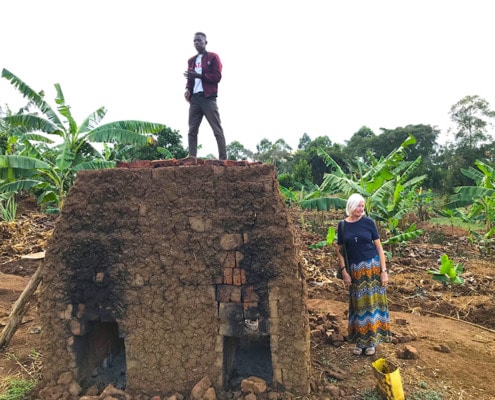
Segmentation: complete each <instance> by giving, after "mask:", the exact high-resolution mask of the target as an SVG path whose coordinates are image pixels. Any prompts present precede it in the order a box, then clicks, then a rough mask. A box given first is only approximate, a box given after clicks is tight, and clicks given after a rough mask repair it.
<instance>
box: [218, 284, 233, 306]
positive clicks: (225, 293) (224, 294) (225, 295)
mask: <svg viewBox="0 0 495 400" xmlns="http://www.w3.org/2000/svg"><path fill="white" fill-rule="evenodd" d="M233 287H234V286H232V285H217V301H219V302H220V303H229V302H230V294H231V293H232V288H233Z"/></svg>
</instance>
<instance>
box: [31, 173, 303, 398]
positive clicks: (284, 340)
mask: <svg viewBox="0 0 495 400" xmlns="http://www.w3.org/2000/svg"><path fill="white" fill-rule="evenodd" d="M45 264H46V268H44V270H45V273H44V276H43V287H42V291H41V293H40V299H41V300H40V311H41V319H42V331H43V333H42V335H43V337H42V352H43V358H44V369H43V372H44V376H43V383H42V385H43V386H44V387H43V390H42V391H41V392H40V396H39V398H40V399H42V400H43V399H48V398H50V399H57V398H64V399H69V398H71V397H74V396H77V395H81V394H84V393H81V390H83V387H84V384H83V382H84V379H85V378H87V375H88V374H91V371H92V368H93V367H94V363H95V362H100V361H104V360H100V358H101V357H98V354H97V355H96V356H94V355H93V356H92V355H91V354H89V353H91V352H92V351H93V350H94V348H97V347H101V346H100V343H99V342H98V340H95V342H94V343H91V338H92V335H93V336H101V335H99V334H98V335H95V332H101V333H103V334H105V335H106V334H107V333H108V332H110V331H112V332H113V330H116V332H117V333H115V335H117V336H118V338H119V339H120V340H122V341H123V343H124V344H125V362H126V365H125V367H126V388H125V390H126V391H128V392H129V393H143V394H147V395H153V394H167V393H175V392H183V393H186V392H189V391H190V390H191V389H192V387H193V386H194V385H195V384H196V383H197V382H198V381H199V380H200V379H202V378H203V377H204V376H209V378H210V379H211V381H212V382H213V385H214V386H215V388H216V389H218V390H222V389H224V387H225V384H226V382H225V376H224V371H225V366H224V365H223V363H224V350H225V349H224V348H223V347H224V339H225V338H226V337H228V338H240V337H243V335H246V334H248V333H253V332H255V333H256V334H257V335H259V336H262V337H265V338H268V339H269V343H270V349H271V360H272V370H273V379H272V381H273V383H274V384H276V385H277V387H281V388H285V389H286V390H288V391H291V392H293V393H298V394H301V395H305V394H306V393H307V392H308V391H309V366H310V360H309V321H308V315H307V310H306V287H305V280H304V277H303V276H302V268H301V264H300V261H299V258H298V251H297V249H296V247H295V243H294V235H293V231H292V225H291V223H290V221H289V219H288V215H287V212H286V208H285V204H284V202H283V199H282V198H281V195H280V193H279V190H278V183H277V179H276V174H275V170H274V168H273V166H269V165H263V164H261V165H260V164H249V163H244V164H242V165H240V164H237V165H232V166H231V165H227V164H225V163H223V164H222V165H216V164H213V165H206V164H204V165H188V164H185V163H182V164H177V163H175V164H173V165H171V166H167V165H158V164H156V163H155V164H154V165H151V164H149V163H148V164H146V165H144V166H143V167H138V166H137V165H133V166H122V168H116V169H109V170H100V171H81V172H79V173H78V177H77V180H76V182H75V184H74V186H73V187H72V188H71V191H70V192H69V195H68V197H67V200H66V203H65V206H64V209H63V211H62V214H61V216H60V218H59V220H58V221H57V225H56V227H55V230H54V234H53V236H52V237H51V239H50V241H49V243H48V248H47V253H46V259H45ZM111 346H113V344H111V343H110V347H111ZM74 398H75V397H74Z"/></svg>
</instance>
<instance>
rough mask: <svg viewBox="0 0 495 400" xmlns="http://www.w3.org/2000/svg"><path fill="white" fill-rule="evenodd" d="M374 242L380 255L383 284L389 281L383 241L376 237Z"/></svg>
mask: <svg viewBox="0 0 495 400" xmlns="http://www.w3.org/2000/svg"><path fill="white" fill-rule="evenodd" d="M373 243H375V247H376V251H377V252H378V257H379V258H380V270H381V272H380V281H381V282H382V285H386V284H387V283H388V271H387V264H386V258H385V252H384V251H383V246H382V242H381V241H380V239H375V240H374V241H373Z"/></svg>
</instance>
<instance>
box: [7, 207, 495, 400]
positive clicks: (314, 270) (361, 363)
mask: <svg viewBox="0 0 495 400" xmlns="http://www.w3.org/2000/svg"><path fill="white" fill-rule="evenodd" d="M290 212H291V217H292V219H293V222H294V225H295V227H296V229H295V232H296V239H297V241H298V242H299V244H300V248H301V257H302V261H303V263H304V265H305V269H306V274H307V282H308V297H309V299H308V310H309V313H310V318H311V319H312V320H314V319H316V318H317V317H318V316H325V315H327V314H329V313H330V314H332V315H335V316H337V318H338V323H339V324H340V325H341V326H342V327H343V329H345V326H346V309H347V291H346V289H345V288H344V286H343V284H342V282H341V281H339V280H338V279H336V278H335V277H334V271H335V270H336V264H335V262H336V258H335V256H334V255H333V252H332V251H331V250H330V249H328V248H324V249H320V250H310V249H308V245H309V244H314V243H316V242H319V241H321V240H323V239H324V237H325V235H326V229H327V228H328V226H329V224H335V223H336V218H335V216H333V215H332V214H331V213H321V212H320V213H316V212H305V213H301V212H299V211H298V210H295V209H291V211H290ZM54 221H55V218H54V217H51V216H47V215H43V214H39V213H36V212H35V207H34V206H33V207H26V206H24V209H23V211H22V213H21V217H20V218H19V219H18V221H16V222H15V223H5V222H1V223H0V240H1V243H0V332H1V330H2V329H3V327H4V326H5V324H6V323H7V320H8V316H9V314H10V311H11V309H12V306H13V304H14V303H15V301H16V300H17V299H18V297H19V295H20V294H21V293H22V291H23V289H24V288H25V287H26V285H27V284H28V282H29V279H30V277H31V275H32V274H33V273H34V271H35V270H36V268H37V267H38V265H39V261H32V260H26V259H22V258H21V256H22V255H25V254H30V253H36V252H39V251H42V250H44V245H45V243H46V239H47V238H48V237H49V235H50V234H51V231H52V229H53V225H54ZM422 227H423V228H424V229H425V234H424V235H423V236H422V237H421V239H420V240H416V241H415V242H414V243H411V244H408V245H407V246H404V247H403V248H402V249H400V252H397V253H396V255H395V256H394V257H393V258H392V260H391V261H390V262H389V266H388V268H389V270H390V284H389V287H388V297H389V303H390V311H391V320H392V321H391V322H392V332H393V335H394V338H395V341H399V343H396V344H392V343H390V344H383V345H381V346H380V347H379V349H378V352H377V354H376V355H375V356H372V357H366V356H354V355H352V354H351V350H352V345H351V344H349V343H346V342H344V344H343V345H341V346H334V345H332V344H331V343H329V342H328V341H326V340H325V338H324V337H312V340H311V357H312V387H313V388H314V390H315V391H314V392H313V393H312V394H311V395H310V396H308V397H307V399H330V398H337V397H332V396H333V394H331V393H330V392H329V391H331V388H334V389H335V388H338V389H340V396H341V397H338V398H347V399H369V398H370V396H371V395H370V393H373V390H374V387H375V378H374V376H373V371H372V365H371V364H372V362H373V361H374V360H376V359H377V358H381V357H384V358H386V359H387V360H388V361H390V362H392V363H394V364H395V365H397V366H398V367H399V368H400V369H399V370H400V375H401V379H402V384H403V388H404V393H405V395H406V399H412V400H435V399H442V400H446V399H455V400H460V399H462V400H465V399H473V400H474V399H478V400H488V399H494V398H495V387H494V386H493V383H492V379H493V376H495V362H494V361H493V359H494V357H495V298H494V293H495V284H494V281H495V273H494V270H493V258H491V257H481V256H480V254H479V252H478V251H477V250H476V249H475V248H473V247H472V246H471V244H470V243H469V241H468V240H467V239H466V232H464V231H462V230H456V229H453V228H452V227H448V226H447V227H445V226H438V225H433V224H431V223H429V224H423V226H422ZM443 253H446V254H448V255H449V258H450V259H452V260H453V261H454V262H455V263H458V262H461V263H462V264H463V266H464V273H463V275H462V276H463V278H464V279H465V283H464V285H461V286H445V285H442V284H440V283H438V282H435V281H433V280H432V279H431V276H430V275H429V274H427V273H426V270H427V269H430V268H432V269H436V268H438V266H439V258H440V256H441V255H442V254H443ZM39 332H40V327H39V317H38V314H37V305H36V299H34V300H33V302H32V304H31V307H30V309H29V310H28V312H27V314H26V315H25V317H24V319H23V323H22V325H21V326H20V327H19V329H18V331H17V332H16V334H15V335H14V337H13V339H12V341H11V342H10V344H9V345H8V347H7V348H6V349H4V350H1V351H0V394H1V393H2V387H3V386H2V382H4V381H5V378H7V377H29V375H31V376H32V377H34V378H38V377H39V376H40V372H41V368H42V367H41V366H42V357H40V355H39V353H38V351H39V348H40V346H39V344H40V335H39ZM406 346H412V347H413V348H415V349H416V351H417V354H418V356H419V358H417V359H403V358H399V353H401V352H403V350H404V349H405V347H406Z"/></svg>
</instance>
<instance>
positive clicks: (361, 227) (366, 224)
mask: <svg viewBox="0 0 495 400" xmlns="http://www.w3.org/2000/svg"><path fill="white" fill-rule="evenodd" d="M342 223H343V224H344V225H343V228H344V235H342ZM342 236H344V237H343V238H342ZM379 238H380V236H379V235H378V229H377V228H376V224H375V221H373V220H372V219H371V218H369V217H366V216H364V215H363V216H362V217H361V219H360V220H358V221H356V222H347V221H345V220H342V221H339V225H338V228H337V244H339V245H342V244H344V243H345V246H346V250H347V259H348V260H349V263H354V264H356V263H358V262H360V261H365V260H370V259H371V258H373V257H375V256H377V255H378V251H377V250H376V247H375V244H374V243H373V241H374V240H376V239H379Z"/></svg>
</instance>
